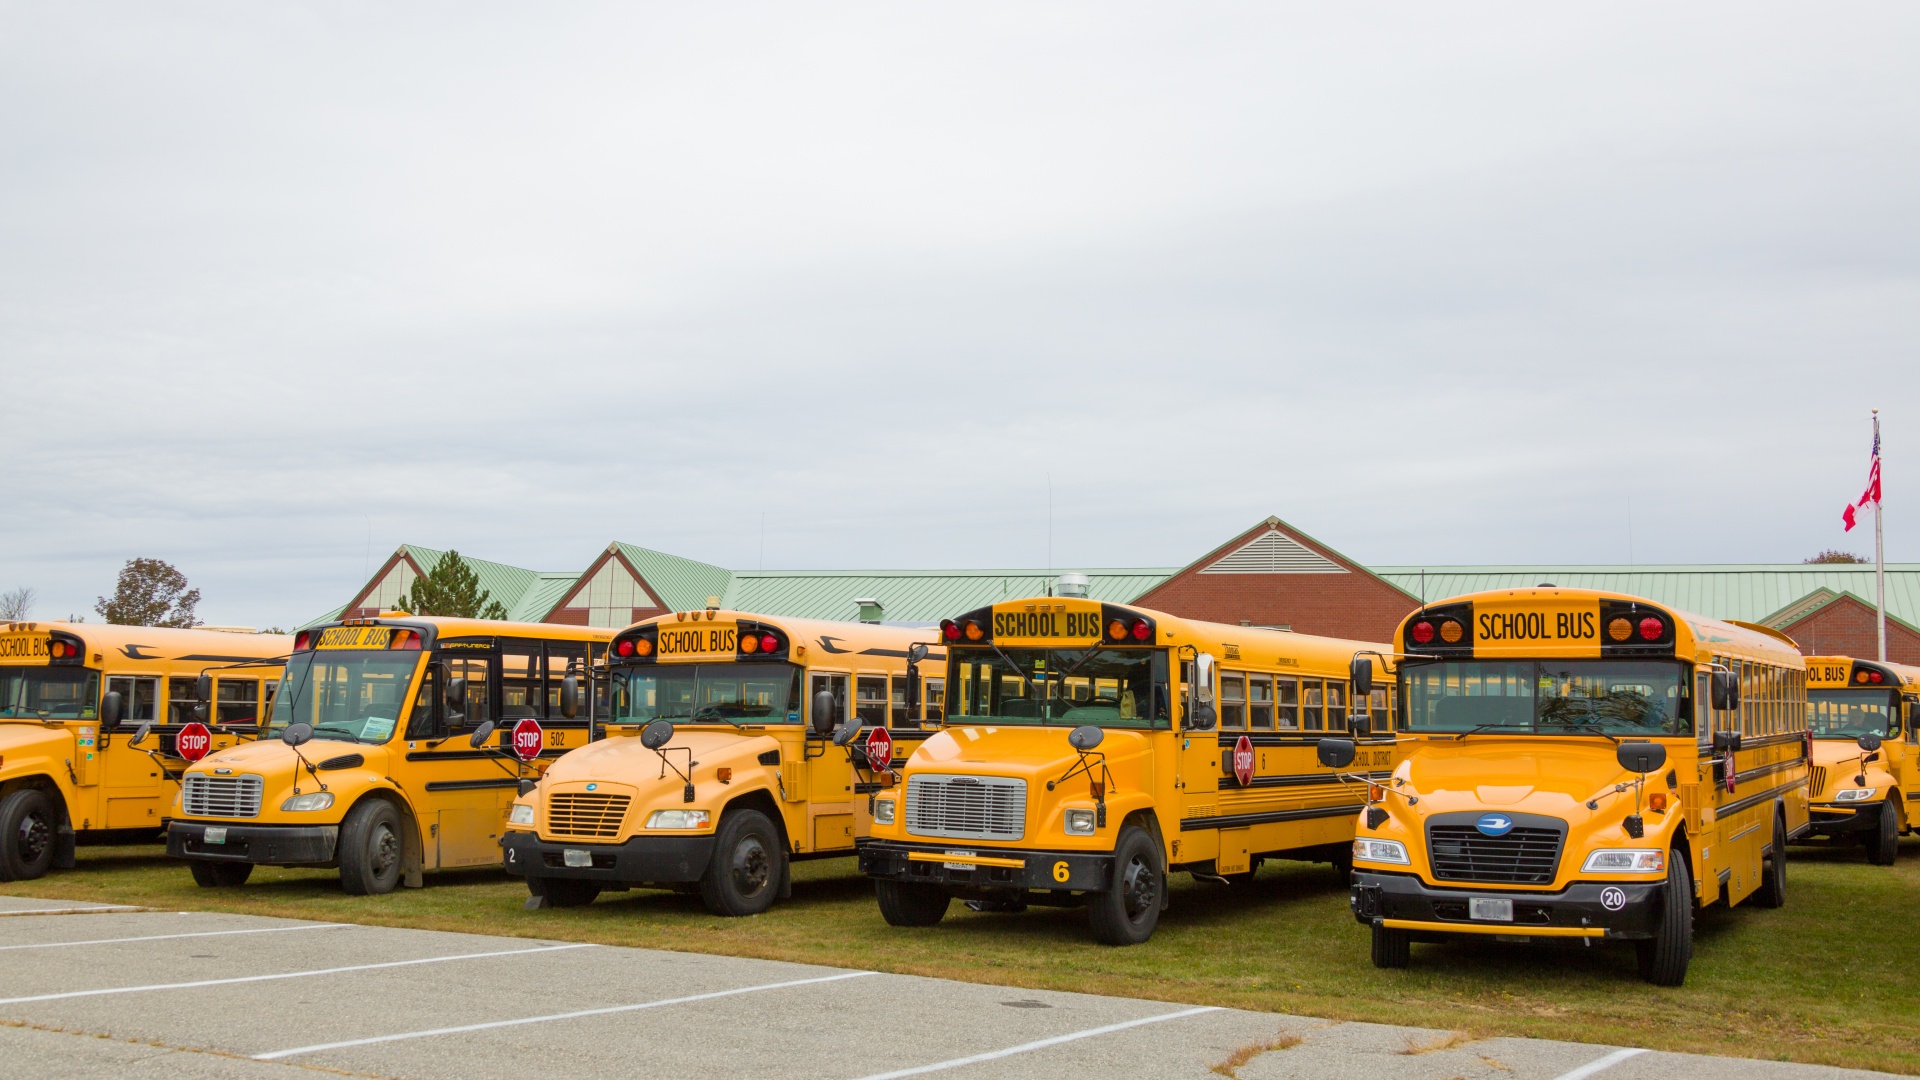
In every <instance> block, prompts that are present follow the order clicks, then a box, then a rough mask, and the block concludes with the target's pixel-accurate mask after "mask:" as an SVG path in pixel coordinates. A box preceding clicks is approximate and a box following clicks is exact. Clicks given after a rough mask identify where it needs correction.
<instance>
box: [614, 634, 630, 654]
mask: <svg viewBox="0 0 1920 1080" xmlns="http://www.w3.org/2000/svg"><path fill="white" fill-rule="evenodd" d="M613 651H614V652H615V653H618V654H619V655H621V656H632V655H633V639H632V638H621V639H620V643H619V644H618V645H615V646H614V647H613Z"/></svg>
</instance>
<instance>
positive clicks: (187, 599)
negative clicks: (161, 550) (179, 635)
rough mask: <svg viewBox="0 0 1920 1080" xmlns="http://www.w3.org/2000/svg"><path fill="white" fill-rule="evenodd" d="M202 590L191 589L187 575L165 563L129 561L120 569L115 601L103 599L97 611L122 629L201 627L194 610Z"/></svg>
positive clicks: (114, 594) (115, 586)
mask: <svg viewBox="0 0 1920 1080" xmlns="http://www.w3.org/2000/svg"><path fill="white" fill-rule="evenodd" d="M199 603H200V590H199V589H189V588H187V575H185V574H183V573H181V572H180V571H178V570H176V569H174V568H173V566H172V565H171V564H169V563H167V562H166V561H164V560H161V559H128V560H127V565H125V566H123V567H121V568H120V580H119V581H118V582H117V583H116V584H115V585H114V589H113V597H112V599H108V598H107V597H104V596H102V597H100V598H99V603H96V604H94V605H93V610H95V611H97V612H99V613H100V617H101V618H103V619H105V620H107V621H108V622H110V623H114V624H116V625H119V626H199V625H200V620H199V619H197V618H194V614H193V609H194V608H195V607H197V606H198V605H199Z"/></svg>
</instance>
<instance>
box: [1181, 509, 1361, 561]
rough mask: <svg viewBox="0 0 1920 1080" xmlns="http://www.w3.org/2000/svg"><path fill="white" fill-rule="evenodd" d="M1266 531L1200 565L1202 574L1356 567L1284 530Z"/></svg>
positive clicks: (1272, 526)
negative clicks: (1328, 555) (1336, 560)
mask: <svg viewBox="0 0 1920 1080" xmlns="http://www.w3.org/2000/svg"><path fill="white" fill-rule="evenodd" d="M1277 521H1278V519H1269V522H1268V525H1267V528H1266V531H1264V532H1262V533H1260V534H1259V535H1257V536H1255V537H1254V538H1253V539H1251V540H1249V541H1247V542H1246V543H1244V544H1242V545H1240V546H1239V547H1237V548H1235V549H1233V550H1232V551H1230V552H1228V553H1227V554H1225V555H1222V556H1220V557H1219V558H1218V559H1215V560H1214V561H1213V562H1211V563H1208V564H1207V565H1206V566H1203V567H1201V568H1200V573H1202V574H1351V573H1352V572H1353V571H1351V570H1349V569H1347V568H1346V567H1344V566H1341V565H1340V564H1339V563H1337V562H1334V561H1333V560H1332V559H1329V558H1327V557H1326V556H1325V555H1322V554H1320V553H1319V552H1317V551H1314V550H1313V549H1312V548H1310V547H1308V546H1307V545H1305V544H1303V543H1301V542H1300V541H1298V540H1295V539H1294V538H1293V537H1291V536H1288V535H1287V534H1286V533H1284V532H1281V531H1280V528H1279V525H1278V524H1277Z"/></svg>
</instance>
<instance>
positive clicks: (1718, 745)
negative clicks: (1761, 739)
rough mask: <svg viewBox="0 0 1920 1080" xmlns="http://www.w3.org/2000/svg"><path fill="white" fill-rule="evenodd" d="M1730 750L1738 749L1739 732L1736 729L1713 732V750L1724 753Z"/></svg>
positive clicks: (1736, 751)
mask: <svg viewBox="0 0 1920 1080" xmlns="http://www.w3.org/2000/svg"><path fill="white" fill-rule="evenodd" d="M1729 750H1732V751H1734V752H1735V753H1738V752H1739V751H1740V733H1739V732H1737V731H1716V732H1714V733H1713V752H1714V753H1716V754H1724V753H1726V752H1727V751H1729Z"/></svg>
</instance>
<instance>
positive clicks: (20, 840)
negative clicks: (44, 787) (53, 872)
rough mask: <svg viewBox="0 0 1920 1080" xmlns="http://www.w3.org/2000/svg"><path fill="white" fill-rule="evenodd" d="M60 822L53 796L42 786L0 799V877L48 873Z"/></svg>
mask: <svg viewBox="0 0 1920 1080" xmlns="http://www.w3.org/2000/svg"><path fill="white" fill-rule="evenodd" d="M59 825H60V819H59V816H58V814H57V813H56V812H55V810H54V808H53V800H52V799H49V798H47V793H46V792H44V791H41V790H39V789H38V788H21V789H20V790H19V791H16V792H14V793H13V794H11V795H8V796H7V797H6V798H4V799H0V881H31V880H33V879H34V878H37V877H39V876H41V875H42V874H45V873H46V872H47V870H48V868H50V867H51V866H53V847H54V843H53V840H54V832H55V830H56V829H58V828H59Z"/></svg>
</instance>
